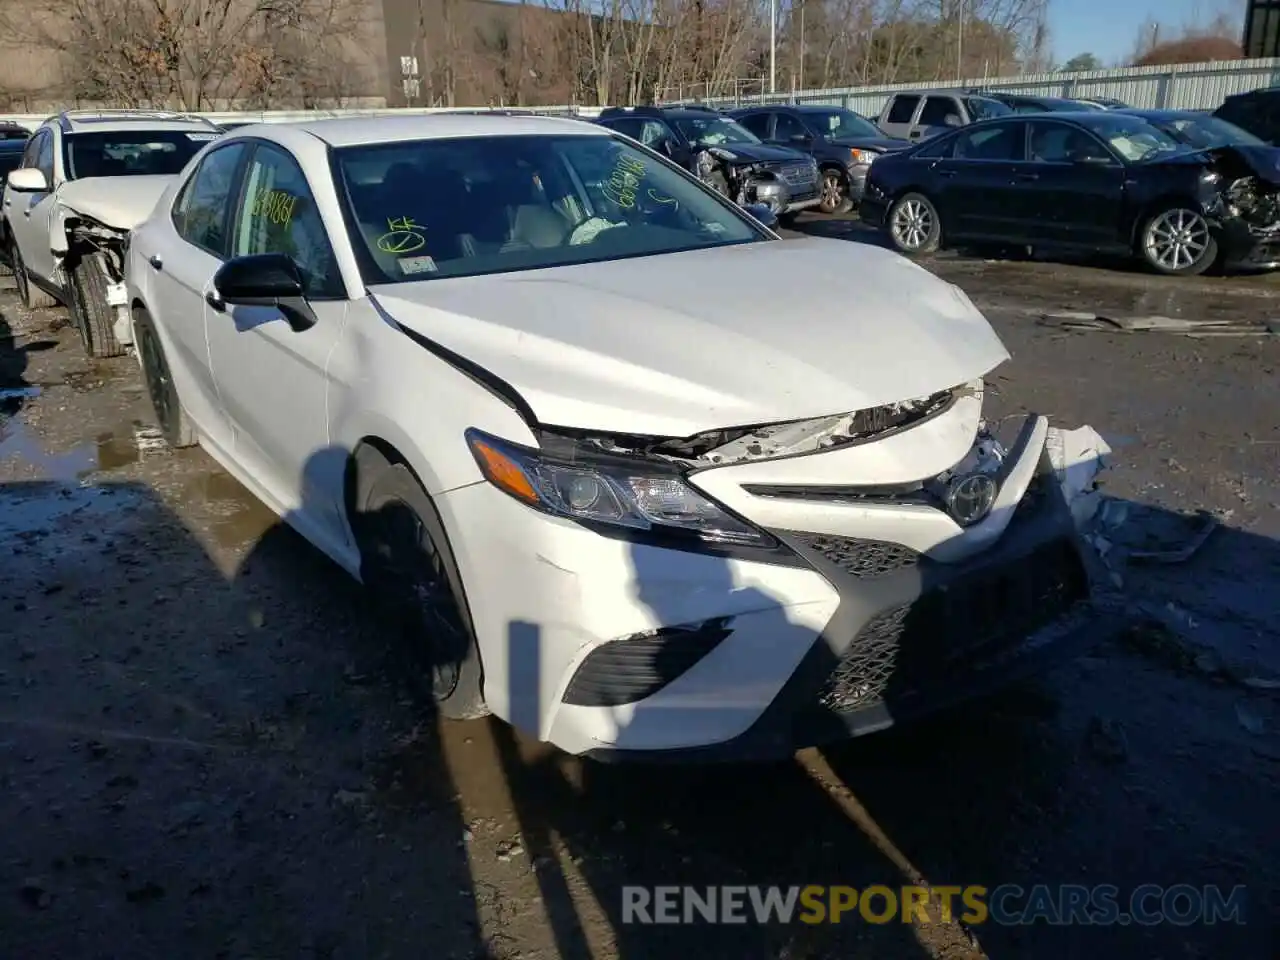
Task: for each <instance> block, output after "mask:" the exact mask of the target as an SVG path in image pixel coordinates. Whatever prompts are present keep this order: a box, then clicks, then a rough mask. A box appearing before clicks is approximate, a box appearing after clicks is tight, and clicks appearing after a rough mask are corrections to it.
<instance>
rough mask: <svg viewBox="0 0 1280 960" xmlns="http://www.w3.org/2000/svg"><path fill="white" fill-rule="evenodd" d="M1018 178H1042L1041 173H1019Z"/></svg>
mask: <svg viewBox="0 0 1280 960" xmlns="http://www.w3.org/2000/svg"><path fill="white" fill-rule="evenodd" d="M1017 178H1018V179H1019V180H1039V179H1040V174H1038V173H1019V174H1018V175H1017Z"/></svg>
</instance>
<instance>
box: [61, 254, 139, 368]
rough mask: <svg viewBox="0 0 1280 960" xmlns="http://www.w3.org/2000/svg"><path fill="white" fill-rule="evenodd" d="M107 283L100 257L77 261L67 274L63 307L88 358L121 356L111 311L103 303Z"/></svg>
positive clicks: (96, 255)
mask: <svg viewBox="0 0 1280 960" xmlns="http://www.w3.org/2000/svg"><path fill="white" fill-rule="evenodd" d="M109 283H110V281H109V280H108V278H107V272H106V266H105V265H104V264H103V262H102V254H100V253H91V254H88V255H86V256H83V257H81V258H80V262H79V263H77V264H76V265H75V266H74V267H72V268H71V269H70V270H69V271H68V272H67V306H68V308H69V309H70V312H71V319H72V320H74V321H75V325H76V329H77V330H79V331H80V341H81V342H82V343H83V344H84V352H85V353H87V354H88V355H89V356H91V357H96V358H104V357H119V356H123V355H124V352H125V350H124V347H122V346H121V345H120V343H119V341H117V340H116V332H115V308H114V307H112V306H111V304H109V303H108V302H107V286H108V284H109Z"/></svg>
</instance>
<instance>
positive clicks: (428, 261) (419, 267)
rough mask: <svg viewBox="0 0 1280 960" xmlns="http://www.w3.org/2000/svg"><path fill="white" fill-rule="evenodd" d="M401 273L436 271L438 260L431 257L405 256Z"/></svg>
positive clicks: (401, 263) (401, 264)
mask: <svg viewBox="0 0 1280 960" xmlns="http://www.w3.org/2000/svg"><path fill="white" fill-rule="evenodd" d="M400 272H401V273H409V274H413V273H435V272H436V262H435V260H434V259H432V258H431V257H405V258H404V259H403V260H401V261H400Z"/></svg>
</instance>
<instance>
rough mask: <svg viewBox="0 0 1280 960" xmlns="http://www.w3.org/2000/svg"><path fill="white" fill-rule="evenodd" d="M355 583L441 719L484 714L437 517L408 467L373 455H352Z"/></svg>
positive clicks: (475, 652) (476, 663) (475, 655)
mask: <svg viewBox="0 0 1280 960" xmlns="http://www.w3.org/2000/svg"><path fill="white" fill-rule="evenodd" d="M356 476H357V492H356V505H355V506H356V512H355V516H354V518H353V523H352V527H353V529H354V531H355V534H356V541H357V543H358V545H359V549H360V579H361V580H362V581H363V582H364V584H365V587H366V589H367V590H368V591H369V593H370V595H371V596H372V598H373V600H374V602H375V603H376V608H377V611H378V613H379V614H380V615H381V616H383V617H385V618H386V619H387V621H388V625H389V626H390V627H391V628H392V630H393V633H394V636H393V638H392V639H393V641H394V642H395V645H396V650H395V651H394V652H396V653H398V654H403V655H406V656H407V657H408V660H409V663H408V664H407V667H408V668H409V675H410V676H411V677H413V678H415V679H416V677H418V676H419V675H421V674H425V676H426V678H427V680H428V681H429V684H430V694H431V698H432V700H434V701H435V705H436V709H437V710H439V711H440V714H441V715H442V716H444V717H447V718H449V719H451V720H470V719H474V718H476V717H483V716H485V715H487V714H488V712H489V710H488V708H487V707H486V706H485V702H484V696H483V670H482V668H481V663H480V654H479V649H478V647H477V645H476V640H475V632H474V629H473V627H472V624H471V614H470V611H469V610H468V609H467V604H466V600H465V595H464V594H463V591H462V578H461V575H460V574H459V573H458V569H457V565H456V563H455V562H454V559H453V551H452V549H451V548H450V546H449V541H448V538H447V537H446V535H445V532H444V527H443V525H442V524H441V522H440V516H439V514H438V513H437V512H436V509H435V506H434V505H433V504H432V503H431V498H430V497H429V496H427V492H426V491H425V490H423V488H422V485H421V484H420V483H418V480H417V478H416V477H415V476H414V475H413V473H412V472H411V471H410V470H409V469H408V467H406V466H404V465H403V464H399V463H391V462H390V461H389V460H388V459H387V458H386V457H384V456H383V455H382V454H380V453H379V452H378V451H377V450H375V449H373V448H371V447H368V448H364V449H362V450H361V451H360V453H359V454H358V455H357V473H356Z"/></svg>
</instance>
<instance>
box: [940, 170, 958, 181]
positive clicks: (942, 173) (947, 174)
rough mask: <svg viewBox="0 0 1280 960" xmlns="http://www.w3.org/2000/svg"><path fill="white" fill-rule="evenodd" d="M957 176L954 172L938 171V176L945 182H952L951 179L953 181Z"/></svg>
mask: <svg viewBox="0 0 1280 960" xmlns="http://www.w3.org/2000/svg"><path fill="white" fill-rule="evenodd" d="M955 175H956V172H955V171H954V170H939V171H938V176H939V177H941V178H942V179H944V180H950V179H951V178H952V177H954V176H955Z"/></svg>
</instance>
